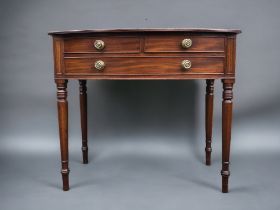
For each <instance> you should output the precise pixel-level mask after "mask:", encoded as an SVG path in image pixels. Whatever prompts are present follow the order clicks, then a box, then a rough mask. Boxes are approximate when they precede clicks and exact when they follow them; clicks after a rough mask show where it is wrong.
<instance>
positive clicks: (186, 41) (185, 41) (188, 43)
mask: <svg viewBox="0 0 280 210" xmlns="http://www.w3.org/2000/svg"><path fill="white" fill-rule="evenodd" d="M191 46H192V40H191V39H183V40H182V47H183V48H185V49H187V48H190V47H191Z"/></svg>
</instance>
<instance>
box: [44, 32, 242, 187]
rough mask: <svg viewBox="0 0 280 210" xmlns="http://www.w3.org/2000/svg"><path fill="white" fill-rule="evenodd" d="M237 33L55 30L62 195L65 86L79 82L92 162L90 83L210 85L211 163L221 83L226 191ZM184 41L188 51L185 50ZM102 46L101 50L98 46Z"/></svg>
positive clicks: (66, 183) (65, 162) (65, 165)
mask: <svg viewBox="0 0 280 210" xmlns="http://www.w3.org/2000/svg"><path fill="white" fill-rule="evenodd" d="M238 33H241V31H240V30H237V29H205V28H201V29H198V28H181V29H174V28H164V29H160V28H156V29H94V30H73V31H54V32H50V33H49V35H51V36H52V38H53V53H54V76H55V82H56V84H57V106H58V125H59V136H60V149H61V174H62V180H63V190H65V191H66V190H69V171H70V170H69V166H68V161H69V160H68V102H67V82H68V80H69V79H75V80H78V81H79V95H80V113H81V133H82V154H83V163H88V125H87V87H86V82H87V80H99V79H102V80H189V79H203V80H205V81H206V95H205V143H206V146H205V160H206V165H210V164H211V152H212V146H211V143H212V123H213V106H214V81H215V79H220V80H221V81H222V83H223V102H222V104H223V105H222V116H223V117H222V170H221V175H222V192H228V178H229V175H230V172H229V162H230V160H229V158H230V141H231V122H232V99H233V84H234V81H235V52H236V35H237V34H238ZM184 39H186V40H187V41H190V42H191V45H190V46H187V47H185V46H182V41H183V40H184ZM95 43H99V44H100V43H101V44H102V45H101V46H102V47H99V46H98V45H95Z"/></svg>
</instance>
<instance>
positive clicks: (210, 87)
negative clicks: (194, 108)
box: [205, 79, 214, 165]
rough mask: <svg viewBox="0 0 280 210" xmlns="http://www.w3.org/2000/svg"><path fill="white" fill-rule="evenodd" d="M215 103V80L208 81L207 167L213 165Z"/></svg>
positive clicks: (206, 106)
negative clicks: (212, 145)
mask: <svg viewBox="0 0 280 210" xmlns="http://www.w3.org/2000/svg"><path fill="white" fill-rule="evenodd" d="M213 101H214V80H213V79H207V80H206V95H205V133H206V138H205V143H206V147H205V157H206V165H211V152H212V147H211V144H212V127H213V126H212V123H213Z"/></svg>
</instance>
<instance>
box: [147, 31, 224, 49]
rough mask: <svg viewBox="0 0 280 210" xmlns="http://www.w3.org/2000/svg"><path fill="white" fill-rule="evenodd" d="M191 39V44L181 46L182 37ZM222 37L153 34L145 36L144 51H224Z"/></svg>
mask: <svg viewBox="0 0 280 210" xmlns="http://www.w3.org/2000/svg"><path fill="white" fill-rule="evenodd" d="M186 38H188V39H191V40H192V46H191V47H189V48H187V49H185V48H183V47H182V40H183V39H186ZM224 43H225V38H224V37H210V36H208V37H206V36H191V35H184V34H181V35H171V36H170V35H153V36H146V37H145V49H144V50H145V52H183V53H186V52H224Z"/></svg>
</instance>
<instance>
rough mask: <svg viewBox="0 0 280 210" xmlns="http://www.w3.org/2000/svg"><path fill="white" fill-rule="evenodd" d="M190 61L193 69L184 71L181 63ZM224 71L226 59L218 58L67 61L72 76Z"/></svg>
mask: <svg viewBox="0 0 280 210" xmlns="http://www.w3.org/2000/svg"><path fill="white" fill-rule="evenodd" d="M186 59H187V60H190V61H191V63H192V67H191V68H190V69H189V70H183V68H182V67H181V62H182V61H183V60H186ZM97 60H102V61H104V62H105V65H106V67H105V69H104V70H102V71H97V70H95V68H94V63H95V62H96V61H97ZM223 71H224V59H223V58H220V57H217V58H204V57H201V58H197V57H196V58H188V57H186V56H182V57H144V58H141V57H134V58H123V57H122V58H117V57H113V58H110V57H104V58H102V59H100V58H98V59H97V58H73V59H71V58H69V59H65V72H66V74H67V75H71V74H96V75H101V74H102V75H121V74H123V75H125V74H130V75H132V74H142V75H149V74H151V75H153V74H191V73H207V74H211V73H212V74H217V73H218V74H222V73H223Z"/></svg>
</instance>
